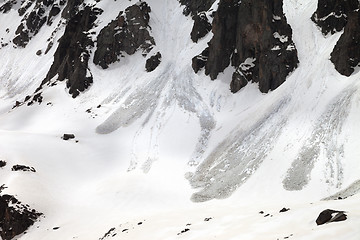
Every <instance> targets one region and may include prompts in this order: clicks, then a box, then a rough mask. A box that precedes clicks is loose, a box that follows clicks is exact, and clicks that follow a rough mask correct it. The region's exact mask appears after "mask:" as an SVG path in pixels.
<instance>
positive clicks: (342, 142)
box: [0, 0, 360, 240]
mask: <svg viewBox="0 0 360 240" xmlns="http://www.w3.org/2000/svg"><path fill="white" fill-rule="evenodd" d="M88 2H91V1H88ZM147 2H148V4H149V5H150V7H151V9H152V12H151V13H150V15H151V18H150V26H151V28H152V31H151V34H152V35H153V36H154V39H155V42H156V46H155V47H154V49H153V50H152V51H153V52H157V51H160V52H161V54H162V62H161V64H160V66H159V67H158V68H157V69H156V70H155V71H153V72H151V73H146V72H145V67H144V66H145V60H146V59H145V58H144V57H143V56H142V55H141V53H140V52H139V53H136V54H134V55H132V56H125V57H124V58H121V60H120V62H118V63H114V64H112V65H111V66H110V67H109V69H106V70H103V69H101V68H100V67H98V66H95V65H94V64H93V63H91V62H90V63H89V71H88V74H92V76H93V78H94V83H93V85H92V86H91V88H90V89H89V90H87V91H86V92H85V93H82V94H81V95H80V96H79V97H78V98H76V99H72V98H71V96H69V94H68V93H67V91H66V89H65V83H63V82H57V85H56V86H54V87H46V88H45V90H44V93H43V97H44V102H43V103H42V104H41V105H39V104H34V105H32V106H29V107H27V106H21V107H19V108H15V109H12V106H13V105H14V103H15V101H17V100H23V99H24V98H25V96H26V95H30V94H32V93H33V92H34V91H35V89H36V88H37V87H38V86H39V85H40V83H41V81H42V80H43V79H44V77H45V76H46V73H47V71H48V69H49V68H50V65H51V63H52V58H53V54H54V52H55V49H56V46H54V47H53V48H52V49H51V50H50V52H49V53H48V54H46V55H42V56H40V57H39V56H36V54H35V53H36V51H37V50H39V49H43V52H44V49H45V48H46V46H47V41H46V39H47V38H48V37H49V36H53V37H54V43H55V44H56V43H57V39H59V37H60V36H61V35H62V32H63V31H64V28H63V27H60V28H59V30H58V31H56V32H55V35H54V33H53V29H52V28H42V29H41V31H40V32H39V33H38V34H37V35H36V36H35V37H34V40H32V41H30V42H29V45H28V46H27V47H26V49H14V48H13V47H12V44H11V43H10V44H9V45H8V46H6V47H3V48H1V49H0V52H1V55H2V57H1V59H0V63H1V67H0V159H2V160H5V161H6V162H7V166H6V167H5V168H3V169H0V172H1V174H0V183H1V184H5V185H6V187H7V188H6V189H5V190H3V193H8V194H14V195H16V197H17V198H18V199H19V200H20V201H22V202H24V203H27V204H29V205H30V206H31V207H32V208H35V209H36V210H37V211H39V212H42V213H44V216H45V217H44V218H41V219H40V221H39V222H37V223H36V224H35V225H34V226H33V227H31V228H30V229H29V230H28V231H27V234H24V235H21V236H19V238H18V239H21V240H26V239H29V240H32V239H36V240H41V239H52V240H57V239H86V240H88V239H100V238H101V237H103V236H104V235H105V233H107V232H108V231H109V230H110V229H111V228H115V229H114V230H113V231H111V233H112V234H114V233H116V236H114V237H112V238H111V237H107V238H105V239H147V238H149V236H150V237H151V238H154V239H265V238H266V239H284V238H287V237H288V238H289V239H306V240H312V239H314V240H315V239H316V240H321V239H332V238H335V237H333V236H336V238H339V237H340V238H341V239H349V240H358V239H359V236H360V230H359V228H358V226H359V224H360V214H359V213H360V209H359V204H358V203H359V200H360V199H359V198H360V195H359V194H355V193H356V192H358V191H359V183H358V181H359V175H358V173H359V172H360V162H359V161H358V159H359V157H360V151H359V149H358V146H359V140H358V132H359V131H360V129H359V124H358V122H359V120H360V119H359V116H360V107H359V106H360V105H359V103H360V94H359V92H358V90H357V89H358V88H359V83H358V78H359V74H358V73H356V74H354V75H353V76H351V77H349V78H347V77H343V76H341V75H340V74H339V73H337V72H336V70H335V69H334V66H333V65H332V63H331V62H330V61H329V56H330V52H331V51H332V49H333V47H334V45H335V43H336V41H337V40H338V38H339V37H340V35H341V33H337V34H335V35H333V36H327V37H326V38H325V37H324V36H323V35H322V34H321V32H320V31H319V30H318V29H317V27H316V26H315V24H314V23H312V21H311V20H310V17H311V15H312V13H313V12H314V11H315V9H316V2H315V1H311V0H304V1H301V2H300V1H294V0H285V1H284V11H285V14H286V17H287V20H288V22H289V24H290V25H291V27H292V29H293V40H294V42H295V46H296V49H297V51H298V54H299V60H300V64H299V67H298V68H297V69H296V70H295V71H294V72H293V73H292V74H291V75H290V76H289V77H288V79H287V81H286V82H285V83H284V84H283V85H282V86H281V87H280V88H278V89H277V90H275V91H273V92H270V93H268V94H262V93H260V91H259V90H258V86H257V84H254V83H252V84H248V85H247V86H246V87H245V88H243V89H241V90H240V91H239V92H238V93H236V94H232V93H231V92H230V91H229V81H230V80H231V74H232V72H233V70H234V69H233V68H232V67H229V68H228V69H226V70H225V71H224V73H221V74H219V77H218V79H217V80H215V81H210V79H209V78H208V77H207V76H205V75H204V73H203V72H200V73H198V74H195V73H193V70H192V69H191V58H192V57H193V56H195V55H197V54H199V53H200V52H201V51H202V50H203V49H204V48H205V47H206V46H207V42H208V41H209V40H210V39H211V33H210V34H208V35H207V36H206V37H205V38H203V39H201V40H200V41H199V43H198V44H194V43H192V41H191V39H190V31H191V27H192V24H193V22H192V19H191V17H185V16H183V14H182V8H183V7H181V6H180V4H179V3H178V2H177V1H176V0H167V1H164V2H161V1H156V0H148V1H147ZM134 3H135V1H111V4H108V3H107V1H100V2H99V3H97V4H96V6H97V7H100V8H102V9H103V10H104V13H103V14H101V16H100V18H99V20H98V22H97V24H98V26H97V27H96V28H95V31H96V32H97V33H98V32H99V31H100V30H101V29H102V28H103V27H104V26H106V25H107V24H108V23H109V22H110V21H111V20H113V19H114V18H115V17H116V16H117V15H118V13H119V11H120V10H124V9H125V8H126V7H128V6H130V5H131V4H134ZM213 8H216V4H214V6H213ZM13 19H15V20H16V21H15V20H13ZM274 19H277V16H274ZM0 21H1V22H2V24H4V26H7V27H9V29H11V31H10V33H6V32H5V31H4V29H3V30H2V31H0V36H1V37H4V41H9V40H10V39H12V38H13V37H14V31H15V30H16V28H17V25H18V21H19V18H18V16H17V13H16V12H15V11H11V12H10V13H8V14H7V15H0ZM59 21H60V18H59V17H57V18H55V19H54V23H53V26H56V24H57V23H58V22H59ZM180 23H181V24H180ZM174 26H176V27H174ZM277 37H279V39H280V41H285V40H286V39H284V38H282V36H280V35H279V36H277ZM149 55H151V53H149ZM254 60H255V59H248V61H246V64H248V65H250V66H252V63H253V62H254ZM88 109H90V112H87V110H88ZM64 133H73V134H74V135H75V139H74V140H69V141H64V140H62V139H61V136H62V135H63V134H64ZM77 141H78V142H77ZM304 162H306V164H304ZM15 164H23V165H27V166H31V167H34V168H35V169H36V173H30V172H26V173H23V172H12V171H11V166H13V165H15ZM194 187H195V188H194ZM353 194H355V195H354V196H352V195H353ZM338 196H346V197H348V198H346V199H344V200H333V199H337V197H338ZM329 197H330V198H329ZM210 199H212V200H211V201H205V202H203V201H204V200H210ZM220 199H221V200H220ZM321 199H327V200H326V201H325V200H321ZM192 200H194V201H195V202H194V201H192ZM283 207H289V208H290V211H288V212H285V213H279V210H280V209H282V208H283ZM326 208H331V209H336V210H344V211H346V212H347V214H348V220H347V221H345V222H340V223H330V224H326V225H323V226H316V223H315V219H316V218H317V216H318V214H319V213H320V212H321V211H322V210H324V209H326ZM260 211H264V212H265V214H259V212H260ZM266 214H270V215H269V216H268V217H264V216H265V215H266ZM271 215H272V216H271ZM205 218H211V219H210V220H209V221H204V219H205ZM140 222H142V224H140V225H139V223H140ZM188 224H191V225H188ZM54 227H60V228H59V229H57V230H53V228H54ZM124 229H128V230H126V231H123V230H124ZM185 229H190V230H189V231H186V232H184V233H181V231H183V230H185ZM179 233H181V234H179ZM178 234H179V235H178Z"/></svg>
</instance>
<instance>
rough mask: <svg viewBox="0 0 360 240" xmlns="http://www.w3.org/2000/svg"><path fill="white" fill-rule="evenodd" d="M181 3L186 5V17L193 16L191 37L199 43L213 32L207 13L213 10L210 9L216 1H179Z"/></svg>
mask: <svg viewBox="0 0 360 240" xmlns="http://www.w3.org/2000/svg"><path fill="white" fill-rule="evenodd" d="M179 2H180V3H181V4H182V5H185V8H184V15H186V16H188V15H189V14H191V16H192V18H193V20H194V26H193V28H192V31H191V34H190V35H191V39H192V40H193V42H197V41H198V40H199V39H200V38H203V37H205V36H206V34H208V33H209V32H210V30H211V24H210V22H209V19H208V17H207V15H206V13H205V12H206V11H209V10H211V9H210V7H211V6H212V5H213V3H214V2H215V0H198V1H191V0H179Z"/></svg>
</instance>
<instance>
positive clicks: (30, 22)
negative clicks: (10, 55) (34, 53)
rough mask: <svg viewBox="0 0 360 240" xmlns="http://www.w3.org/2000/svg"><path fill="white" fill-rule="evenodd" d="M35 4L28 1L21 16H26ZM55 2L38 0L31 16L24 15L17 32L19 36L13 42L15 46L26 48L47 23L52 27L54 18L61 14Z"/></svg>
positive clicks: (21, 11)
mask: <svg viewBox="0 0 360 240" xmlns="http://www.w3.org/2000/svg"><path fill="white" fill-rule="evenodd" d="M33 2H34V1H28V2H26V4H23V7H22V8H20V9H19V14H20V15H23V14H25V12H26V10H27V9H28V8H29V7H30V6H31V5H32V4H33ZM54 2H55V0H36V3H35V7H34V9H33V10H32V11H31V12H30V13H29V14H25V15H24V17H23V19H22V21H21V24H20V25H19V26H18V28H17V30H16V32H15V33H16V34H17V36H16V37H15V38H14V40H13V42H14V44H15V45H17V46H19V47H26V45H27V44H28V43H29V41H30V39H31V38H32V37H33V36H35V35H36V34H37V33H38V32H39V31H40V29H41V27H42V26H43V25H44V24H45V23H46V22H47V24H48V25H51V23H52V19H53V17H55V16H56V15H57V14H58V13H59V12H60V8H59V6H58V4H54Z"/></svg>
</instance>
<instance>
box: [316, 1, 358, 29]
mask: <svg viewBox="0 0 360 240" xmlns="http://www.w3.org/2000/svg"><path fill="white" fill-rule="evenodd" d="M357 8H359V2H358V0H318V7H317V10H316V12H315V13H314V14H313V15H312V17H311V19H312V20H313V21H314V22H315V23H316V24H317V25H318V26H319V27H320V28H321V31H322V33H323V34H324V35H327V34H328V33H331V34H334V33H335V32H339V31H341V30H342V29H343V28H344V27H345V25H346V23H347V21H348V14H349V13H350V12H352V11H354V10H355V9H357Z"/></svg>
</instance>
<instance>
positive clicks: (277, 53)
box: [193, 0, 298, 93]
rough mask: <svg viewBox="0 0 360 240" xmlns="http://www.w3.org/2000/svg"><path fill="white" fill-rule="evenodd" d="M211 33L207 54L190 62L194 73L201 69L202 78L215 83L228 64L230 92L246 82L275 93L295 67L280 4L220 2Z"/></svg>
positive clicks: (279, 0) (250, 0)
mask: <svg viewBox="0 0 360 240" xmlns="http://www.w3.org/2000/svg"><path fill="white" fill-rule="evenodd" d="M212 31H213V33H214V37H213V38H212V40H211V41H210V42H209V48H208V50H207V51H204V52H203V53H202V54H201V56H196V57H195V58H194V59H193V68H194V70H195V72H197V71H198V70H199V68H200V67H201V66H202V65H204V66H205V74H206V75H209V76H210V78H211V79H216V78H217V76H218V74H219V73H220V72H222V71H224V70H225V68H227V67H228V66H229V64H230V63H231V65H232V66H234V67H235V69H236V70H235V72H234V74H233V79H232V82H231V86H230V87H231V91H232V92H237V91H239V90H240V89H241V88H242V87H243V86H245V85H246V84H247V82H249V81H252V82H257V83H259V88H260V91H261V92H264V93H266V92H268V91H269V90H274V89H276V88H277V87H279V86H280V85H281V84H282V83H283V82H284V81H285V80H286V77H287V76H288V74H289V73H290V72H292V71H293V70H294V69H295V68H296V67H297V64H298V58H297V51H296V48H295V45H294V43H293V41H292V30H291V27H290V26H289V25H288V24H287V22H286V17H285V15H284V13H283V9H282V0H271V1H268V0H260V1H255V0H243V1H241V2H240V3H239V1H237V0H222V1H220V4H219V8H218V10H217V12H216V14H215V17H214V21H213V24H212ZM204 62H205V64H204Z"/></svg>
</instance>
